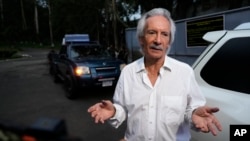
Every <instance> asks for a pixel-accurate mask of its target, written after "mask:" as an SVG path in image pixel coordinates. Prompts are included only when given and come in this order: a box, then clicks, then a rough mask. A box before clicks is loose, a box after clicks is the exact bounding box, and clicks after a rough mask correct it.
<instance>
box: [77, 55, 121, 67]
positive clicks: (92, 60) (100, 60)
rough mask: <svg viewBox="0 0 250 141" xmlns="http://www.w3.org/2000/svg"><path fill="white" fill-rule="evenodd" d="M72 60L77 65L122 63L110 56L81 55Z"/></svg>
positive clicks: (94, 65)
mask: <svg viewBox="0 0 250 141" xmlns="http://www.w3.org/2000/svg"><path fill="white" fill-rule="evenodd" d="M74 62H75V63H76V64H77V65H79V66H81V65H87V66H89V67H96V66H117V65H120V64H123V63H124V62H123V61H122V60H120V59H116V58H112V57H81V58H76V59H74Z"/></svg>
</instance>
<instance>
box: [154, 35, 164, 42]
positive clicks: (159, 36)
mask: <svg viewBox="0 0 250 141" xmlns="http://www.w3.org/2000/svg"><path fill="white" fill-rule="evenodd" d="M161 40H162V39H161V34H160V33H158V34H156V37H155V40H154V41H155V43H157V44H160V43H161Z"/></svg>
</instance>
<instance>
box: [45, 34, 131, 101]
mask: <svg viewBox="0 0 250 141" xmlns="http://www.w3.org/2000/svg"><path fill="white" fill-rule="evenodd" d="M52 53H53V55H48V56H50V57H51V58H50V70H51V74H52V75H53V76H54V81H55V82H63V84H64V88H65V90H66V91H67V93H66V97H67V98H69V99H72V98H75V97H76V96H77V95H78V94H79V90H81V89H82V88H92V87H93V88H95V87H114V86H115V85H116V83H117V80H118V78H119V75H120V72H121V70H122V68H123V67H124V66H125V65H126V64H125V63H124V62H123V61H122V60H119V59H116V58H114V57H112V56H111V55H110V54H109V53H108V52H107V50H105V49H104V48H103V47H102V46H101V45H100V44H99V43H98V42H95V41H90V40H89V36H88V35H87V34H67V35H65V37H64V38H63V41H62V47H61V49H60V51H59V54H56V53H55V52H52ZM81 93H82V94H86V92H83V91H81Z"/></svg>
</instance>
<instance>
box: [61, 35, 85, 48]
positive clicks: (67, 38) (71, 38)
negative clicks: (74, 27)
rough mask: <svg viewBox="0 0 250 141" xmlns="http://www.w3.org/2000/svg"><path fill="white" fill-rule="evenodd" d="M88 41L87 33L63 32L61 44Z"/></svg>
mask: <svg viewBox="0 0 250 141" xmlns="http://www.w3.org/2000/svg"><path fill="white" fill-rule="evenodd" d="M80 42H82V43H83V42H84V43H89V42H90V39H89V35H88V34H65V35H64V38H63V40H62V45H66V44H73V43H80Z"/></svg>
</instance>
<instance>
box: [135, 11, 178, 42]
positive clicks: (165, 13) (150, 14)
mask: <svg viewBox="0 0 250 141" xmlns="http://www.w3.org/2000/svg"><path fill="white" fill-rule="evenodd" d="M157 15H161V16H164V17H165V18H166V19H167V20H168V21H169V22H170V28H171V29H170V45H171V44H172V43H173V42H174V36H175V29H176V27H175V23H174V21H173V19H172V18H171V14H170V12H169V11H168V10H166V9H163V8H154V9H152V10H150V11H148V12H147V13H145V14H143V16H142V17H141V19H140V20H139V21H138V25H137V31H136V32H137V33H136V34H137V38H140V37H143V36H144V28H145V26H146V20H147V19H148V18H149V17H153V16H157Z"/></svg>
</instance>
